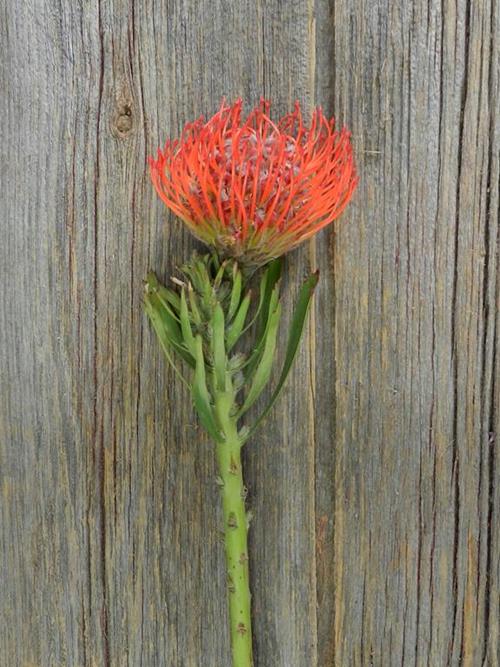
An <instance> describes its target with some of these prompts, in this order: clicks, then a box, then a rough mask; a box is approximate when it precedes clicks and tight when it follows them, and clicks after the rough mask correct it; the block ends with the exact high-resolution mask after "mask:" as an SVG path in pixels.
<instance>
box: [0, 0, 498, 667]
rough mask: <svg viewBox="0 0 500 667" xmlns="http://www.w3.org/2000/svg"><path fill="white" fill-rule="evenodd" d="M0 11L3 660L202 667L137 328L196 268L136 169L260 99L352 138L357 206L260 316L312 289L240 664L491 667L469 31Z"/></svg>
mask: <svg viewBox="0 0 500 667" xmlns="http://www.w3.org/2000/svg"><path fill="white" fill-rule="evenodd" d="M0 16H1V30H2V37H3V39H2V44H4V45H5V46H4V50H3V56H2V58H1V70H0V87H1V89H2V90H3V91H4V93H5V94H4V95H3V97H2V100H1V101H0V104H1V105H2V107H1V108H2V111H3V113H2V118H3V119H4V123H3V139H4V140H3V141H2V149H1V150H2V156H3V167H2V170H0V179H1V189H0V191H1V193H2V195H1V196H2V199H1V208H2V213H3V214H4V215H3V218H4V220H5V221H7V224H4V225H3V227H2V231H1V236H2V243H0V248H1V250H0V253H1V259H2V261H1V265H0V273H1V277H2V285H3V288H4V289H3V290H2V292H3V296H2V302H1V305H0V331H1V336H2V340H1V343H2V344H1V347H0V349H1V354H2V373H1V377H0V382H1V396H2V402H1V404H0V455H1V465H2V467H1V478H0V479H1V488H2V504H1V505H0V519H1V533H0V535H1V544H0V554H1V559H2V590H3V592H4V595H3V596H2V601H1V603H0V614H1V616H0V618H1V621H2V631H1V632H0V663H1V664H6V665H11V664H12V665H18V664H19V665H21V666H23V667H25V666H26V667H27V666H31V667H32V666H34V665H36V666H37V667H39V666H41V667H45V666H48V667H49V666H50V667H53V666H57V667H58V666H59V665H61V666H62V665H75V666H78V667H80V666H81V665H117V666H118V665H120V666H121V665H134V666H135V665H144V666H145V667H150V666H154V665H158V666H159V665H162V666H163V665H168V666H170V665H172V666H175V667H178V666H180V667H182V666H183V665H185V666H186V667H195V666H198V665H200V664H206V665H221V666H222V665H225V664H228V641H227V637H226V630H225V600H224V597H223V590H224V574H223V570H224V568H223V554H222V549H221V546H220V544H219V543H218V540H217V532H216V530H217V526H218V523H219V519H220V517H219V514H218V510H217V509H216V508H217V505H218V494H217V490H216V488H215V485H214V484H213V483H212V480H213V477H214V474H215V473H214V462H213V456H212V451H211V447H210V445H209V443H208V440H207V437H206V436H205V435H204V434H203V433H202V432H201V431H200V429H199V428H198V427H197V425H196V419H195V417H194V414H193V412H192V410H191V408H190V407H189V401H188V397H187V395H186V393H185V391H184V389H183V387H181V386H179V384H178V383H177V382H176V381H175V378H174V377H173V376H172V374H171V372H170V371H169V369H167V368H166V367H165V364H164V363H163V361H162V358H161V354H160V351H159V349H158V346H157V343H156V341H155V339H154V337H153V335H152V333H151V331H150V330H149V327H148V325H147V322H146V321H145V318H144V317H143V314H142V312H141V303H140V301H141V283H142V278H143V276H144V274H145V273H146V271H147V270H148V269H149V268H155V269H156V270H158V272H159V273H160V274H161V275H162V276H164V277H168V275H169V274H170V273H171V272H172V271H173V270H174V269H175V266H176V264H178V263H179V262H182V261H183V259H184V258H185V257H187V255H188V254H189V252H190V251H191V249H192V248H193V247H195V244H194V243H193V241H192V240H191V239H190V238H189V237H188V235H187V233H186V232H184V231H183V230H182V228H181V226H180V225H179V224H178V223H176V222H174V221H173V220H172V219H170V218H169V219H168V223H167V224H165V221H166V220H167V215H166V212H165V210H164V209H163V208H162V206H161V205H160V203H159V202H158V201H157V200H156V197H155V196H154V194H153V192H152V188H151V186H150V184H149V180H148V176H147V173H146V169H145V158H146V156H147V154H148V153H150V152H151V151H153V150H154V149H155V147H156V145H157V144H158V143H160V142H162V141H163V139H164V138H165V137H166V136H167V135H169V134H176V133H178V131H179V130H180V128H181V127H182V124H183V123H184V122H185V121H186V120H188V119H191V118H193V117H194V116H196V115H197V114H199V113H200V112H205V113H212V112H213V111H214V110H215V109H216V108H217V105H218V103H219V101H220V98H221V97H222V96H223V95H227V96H228V97H229V98H232V97H234V96H236V95H242V96H243V97H244V98H245V99H246V100H248V101H249V103H255V102H257V101H258V98H259V96H260V95H261V94H264V95H266V96H269V97H271V98H272V99H273V101H274V102H275V108H276V112H281V111H285V110H287V109H288V108H290V106H291V104H292V102H293V100H294V99H295V98H299V99H300V100H301V101H302V103H303V104H305V105H306V106H309V107H310V106H311V105H312V104H313V102H314V101H315V100H317V101H318V102H321V103H323V104H324V105H325V107H327V108H328V110H329V111H336V113H337V115H338V116H339V119H340V120H341V121H345V122H347V123H349V125H351V126H352V128H353V133H354V138H355V142H356V146H357V149H358V162H359V166H360V172H361V185H360V188H359V191H358V194H357V196H356V200H355V202H354V205H353V206H352V208H351V209H350V210H349V212H348V214H347V215H346V216H345V217H344V219H343V220H342V221H341V222H340V223H339V224H338V225H337V230H338V231H337V234H336V235H335V236H334V235H333V234H332V233H331V231H326V232H323V233H322V234H321V235H320V237H319V238H318V239H317V240H316V241H314V242H313V243H311V244H310V246H309V247H307V248H303V249H301V250H300V251H298V252H296V253H294V254H293V255H292V256H291V257H290V259H289V261H288V265H287V276H286V279H285V284H284V290H285V291H286V292H287V293H288V303H289V304H290V303H291V302H292V301H293V294H294V292H295V291H296V285H297V283H298V281H299V279H300V278H301V277H302V276H303V275H304V274H305V273H306V271H307V270H308V269H309V267H310V266H311V265H319V266H320V267H321V269H322V280H321V283H320V287H319V289H318V292H317V295H316V301H315V306H314V311H313V317H312V320H311V327H310V331H311V332H313V333H312V335H309V334H308V335H307V336H306V339H305V341H304V346H303V349H302V351H301V354H300V357H299V359H298V362H297V365H296V369H295V373H294V376H293V378H292V380H291V381H290V382H289V384H288V386H287V389H286V392H285V394H284V397H283V398H282V400H281V403H280V405H279V407H278V409H277V410H275V412H274V415H273V416H272V418H271V419H270V420H269V421H268V422H267V423H266V426H265V427H264V428H263V429H262V430H261V432H260V436H259V437H257V438H256V439H255V441H254V442H252V443H251V444H249V445H248V449H247V452H246V456H245V463H246V477H247V481H248V486H249V490H250V494H249V500H250V504H251V506H252V509H253V510H254V512H255V520H254V523H253V527H252V531H251V550H252V564H253V571H252V585H253V591H254V599H253V604H254V609H255V612H256V622H255V633H256V642H255V643H256V662H257V664H258V665H273V666H274V665H276V666H278V665H280V666H283V667H299V666H300V667H302V666H303V667H309V666H310V665H317V666H318V667H329V666H330V665H332V666H333V665H335V666H336V665H365V664H367V665H368V664H373V665H386V664H404V665H407V664H408V665H412V664H416V665H420V664H431V665H440V664H443V665H444V664H450V665H453V664H458V663H459V662H460V661H462V662H463V664H470V665H476V664H488V665H489V664H491V665H495V664H497V655H498V642H499V631H498V630H499V613H498V604H497V601H498V594H499V590H500V572H499V567H500V565H499V557H498V554H499V546H500V535H499V532H498V526H499V525H500V522H499V509H500V508H499V506H500V497H499V485H498V479H497V478H498V462H497V460H496V459H497V445H496V442H497V441H498V438H497V441H495V434H496V433H498V428H499V419H500V417H499V412H500V411H499V403H500V397H499V387H498V377H500V354H499V350H498V344H499V343H498V340H499V335H498V332H499V331H500V326H499V322H498V317H499V315H498V312H499V309H498V298H499V297H498V294H499V286H498V280H499V278H498V276H499V271H498V178H499V163H498V147H499V125H498V123H499V121H498V118H499V113H498V111H499V108H498V66H497V65H498V32H499V26H498V22H499V18H498V6H497V5H496V4H495V3H494V2H491V3H490V2H485V3H476V4H471V5H470V6H469V5H467V4H466V3H465V1H464V2H462V1H461V2H458V3H457V4H456V5H455V4H452V3H444V4H443V5H441V4H439V5H438V4H437V3H431V4H430V5H429V4H427V3H420V2H417V1H415V2H413V3H410V4H409V5H405V6H404V7H403V6H402V7H397V6H396V5H392V6H388V5H386V4H384V3H375V4H373V3H371V4H370V5H369V6H368V5H365V3H363V2H356V3H344V2H335V3H334V2H329V1H326V0H316V2H306V3H302V2H295V0H294V1H293V2H289V3H281V2H279V0H272V1H270V2H266V3H251V2H244V3H229V2H224V1H222V0H217V1H216V2H211V3H210V2H208V1H206V0H203V2H201V3H194V2H182V1H181V0H175V1H174V2H170V3H156V2H150V1H147V0H144V2H134V3H130V2H125V1H124V0H114V1H113V2H109V3H99V2H97V0H96V1H95V2H89V3H85V4H84V5H83V6H81V7H79V6H78V5H75V4H74V3H67V4H63V5H61V6H58V7H55V6H54V5H52V4H51V3H45V2H43V1H42V0H37V1H33V2H30V3H25V4H24V5H22V6H17V5H16V6H15V5H14V4H12V3H5V5H3V7H2V10H1V15H0ZM495 36H496V41H495V39H494V37H495ZM289 315H290V310H289V309H288V310H286V312H285V316H284V319H285V322H286V321H287V320H288V318H289ZM313 400H314V402H315V405H316V410H315V411H313Z"/></svg>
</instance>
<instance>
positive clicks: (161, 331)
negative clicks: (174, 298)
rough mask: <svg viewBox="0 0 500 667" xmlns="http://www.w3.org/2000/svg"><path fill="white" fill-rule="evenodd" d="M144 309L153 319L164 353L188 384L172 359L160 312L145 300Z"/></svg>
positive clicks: (152, 322) (183, 380)
mask: <svg viewBox="0 0 500 667" xmlns="http://www.w3.org/2000/svg"><path fill="white" fill-rule="evenodd" d="M144 309H145V311H146V314H147V315H148V317H149V319H150V320H151V324H152V325H153V328H154V330H155V332H156V335H157V336H158V340H159V341H160V346H161V348H162V350H163V353H164V354H165V357H166V359H167V361H168V363H169V364H170V365H171V366H172V368H173V369H174V371H175V372H176V373H177V375H178V376H179V377H180V379H181V380H182V382H183V383H184V384H185V385H186V386H188V383H187V382H186V380H185V379H184V376H183V375H182V373H181V371H180V370H179V368H178V367H177V364H176V363H175V362H174V360H173V359H172V356H171V354H170V350H169V345H170V344H169V340H168V338H167V336H166V334H165V328H164V326H163V324H162V322H161V319H160V317H159V315H158V313H157V312H156V311H155V310H154V308H153V307H152V306H151V304H150V303H148V302H145V304H144Z"/></svg>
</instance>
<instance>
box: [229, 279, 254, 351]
mask: <svg viewBox="0 0 500 667" xmlns="http://www.w3.org/2000/svg"><path fill="white" fill-rule="evenodd" d="M250 300H251V293H250V292H248V294H247V295H246V296H245V298H244V299H243V300H242V302H241V304H240V307H239V308H238V312H237V313H236V316H235V318H234V320H233V321H232V323H231V326H230V327H229V329H228V332H227V343H226V344H227V351H228V352H229V351H230V350H231V349H232V348H233V347H234V345H235V344H236V342H237V341H238V339H239V337H240V336H241V333H242V331H243V327H244V325H245V319H246V316H247V313H248V308H249V306H250Z"/></svg>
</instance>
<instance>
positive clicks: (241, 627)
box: [215, 392, 253, 667]
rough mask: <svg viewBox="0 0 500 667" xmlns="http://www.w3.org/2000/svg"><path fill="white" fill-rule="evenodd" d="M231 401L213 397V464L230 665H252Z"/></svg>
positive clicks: (242, 504)
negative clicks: (218, 435)
mask: <svg viewBox="0 0 500 667" xmlns="http://www.w3.org/2000/svg"><path fill="white" fill-rule="evenodd" d="M233 402H234V398H233V396H232V395H231V393H229V392H228V393H221V394H219V395H218V396H217V397H216V399H215V412H216V415H217V418H218V422H219V424H220V425H221V427H222V430H223V433H224V440H223V441H222V442H219V443H217V463H218V467H219V475H220V487H221V493H222V508H223V515H224V548H225V554H226V570H227V572H226V574H227V588H228V605H229V625H230V636H231V651H232V656H233V667H252V666H253V656H252V626H251V605H250V584H249V571H248V544H247V534H248V519H247V514H246V511H245V496H246V490H245V486H244V484H243V472H242V468H241V447H242V442H241V439H240V437H239V436H238V430H237V426H236V419H235V418H234V417H232V416H231V412H232V409H233Z"/></svg>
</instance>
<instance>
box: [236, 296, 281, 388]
mask: <svg viewBox="0 0 500 667" xmlns="http://www.w3.org/2000/svg"><path fill="white" fill-rule="evenodd" d="M278 300H279V285H278V284H275V286H274V289H273V291H272V292H271V296H270V298H269V300H268V303H267V307H268V310H269V312H271V313H272V312H273V311H274V310H275V309H276V306H277V304H278ZM266 320H267V325H266V329H265V330H264V332H263V334H262V335H261V336H259V337H258V338H257V340H256V342H255V347H254V350H253V352H252V354H251V355H250V356H249V357H248V360H247V361H246V363H245V371H244V372H245V378H246V379H247V380H248V379H249V378H250V377H251V376H252V374H253V372H254V371H255V369H256V368H257V364H258V363H259V359H260V357H261V355H262V353H263V350H264V345H265V340H266V332H267V327H268V326H269V320H270V317H267V318H266Z"/></svg>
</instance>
